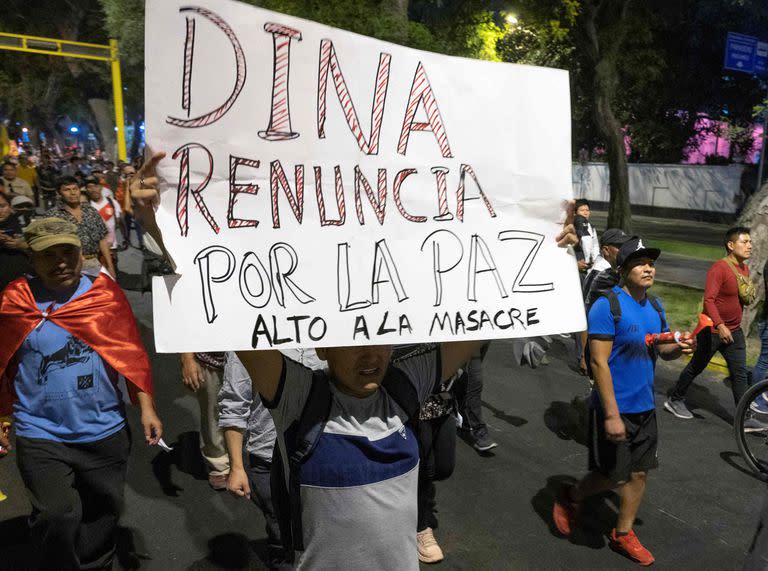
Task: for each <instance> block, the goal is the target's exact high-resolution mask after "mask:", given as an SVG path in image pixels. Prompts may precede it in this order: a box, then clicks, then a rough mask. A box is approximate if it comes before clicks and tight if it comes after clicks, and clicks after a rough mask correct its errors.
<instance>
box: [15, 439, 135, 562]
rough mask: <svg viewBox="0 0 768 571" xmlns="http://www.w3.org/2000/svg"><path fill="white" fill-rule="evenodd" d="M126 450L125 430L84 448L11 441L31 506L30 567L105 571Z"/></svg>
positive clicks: (120, 503)
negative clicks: (33, 547)
mask: <svg viewBox="0 0 768 571" xmlns="http://www.w3.org/2000/svg"><path fill="white" fill-rule="evenodd" d="M130 448H131V443H130V436H129V434H128V430H127V429H123V430H120V431H118V432H117V433H116V434H113V435H112V436H109V437H107V438H105V439H103V440H99V441H97V442H90V443H88V444H63V443H61V442H53V441H51V440H41V439H36V438H24V437H18V438H17V439H16V460H17V463H18V466H19V472H21V478H22V480H23V481H24V486H25V487H26V489H27V495H28V496H29V501H30V502H31V503H32V515H31V517H30V521H29V523H30V530H31V536H32V541H33V542H34V546H35V549H34V550H33V551H32V553H30V558H37V560H38V564H37V565H36V566H35V567H37V568H40V569H57V570H71V569H103V568H110V566H111V562H112V557H113V555H114V551H115V530H116V529H117V522H118V519H119V517H120V513H121V511H122V507H123V489H124V487H125V473H126V467H127V462H128V454H129V452H130Z"/></svg>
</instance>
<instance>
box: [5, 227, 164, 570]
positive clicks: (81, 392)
mask: <svg viewBox="0 0 768 571" xmlns="http://www.w3.org/2000/svg"><path fill="white" fill-rule="evenodd" d="M24 238H25V240H26V242H27V244H28V245H29V249H30V253H31V262H32V267H33V268H34V275H33V276H30V277H22V278H19V279H18V280H15V281H13V282H11V283H10V284H9V285H8V287H7V288H6V289H5V290H4V291H3V292H2V294H0V331H2V332H3V334H2V338H1V339H0V416H7V415H11V414H12V415H13V420H14V429H15V432H16V459H17V463H18V467H19V472H20V473H21V477H22V480H23V481H24V486H25V487H26V490H27V494H28V496H29V500H30V502H31V504H32V507H33V513H32V516H31V519H30V529H31V535H32V540H33V542H34V547H35V549H33V550H30V556H31V558H32V559H34V558H39V561H34V563H36V565H35V566H34V567H39V568H41V569H102V568H110V567H111V560H112V558H113V555H114V549H115V530H116V528H117V523H118V519H119V517H120V512H121V509H122V504H123V489H124V487H125V476H126V467H127V460H128V454H129V450H130V436H129V433H128V425H127V422H126V416H125V406H124V399H123V395H124V393H125V392H127V393H128V396H130V398H131V400H132V401H133V402H138V404H139V406H140V407H141V424H142V427H143V430H144V437H145V439H146V441H147V442H148V443H149V444H156V443H157V442H158V441H159V440H160V437H161V435H162V423H161V422H160V419H159V418H158V416H157V413H156V412H155V406H154V402H153V399H152V377H151V372H150V365H149V358H148V356H147V353H146V351H145V349H144V346H143V344H142V342H141V339H140V337H139V333H138V329H137V327H136V322H135V319H134V317H133V313H132V312H131V309H130V306H129V305H128V301H127V299H126V298H125V295H124V294H123V292H122V290H121V289H120V288H119V286H118V285H117V284H116V283H115V282H114V281H113V280H112V278H111V277H109V276H108V275H106V274H104V273H102V274H101V275H99V276H98V277H96V278H95V279H94V278H92V277H89V276H86V275H84V274H82V273H81V270H82V255H81V250H80V240H79V238H78V236H77V228H76V227H75V226H74V225H73V224H71V223H69V222H67V221H65V220H61V219H57V218H44V219H39V220H35V221H34V222H32V223H31V224H30V225H29V226H28V227H27V228H26V229H25V230H24ZM122 379H125V381H127V382H126V383H125V385H127V386H125V390H124V391H123V390H121V388H120V386H121V385H122ZM0 445H2V446H3V447H5V448H6V449H9V448H10V438H9V435H8V434H7V433H3V432H0Z"/></svg>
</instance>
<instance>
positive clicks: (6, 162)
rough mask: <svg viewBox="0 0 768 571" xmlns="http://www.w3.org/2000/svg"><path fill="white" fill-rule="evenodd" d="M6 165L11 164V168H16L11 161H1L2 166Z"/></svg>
mask: <svg viewBox="0 0 768 571" xmlns="http://www.w3.org/2000/svg"><path fill="white" fill-rule="evenodd" d="M8 165H11V166H12V167H13V168H16V163H14V162H13V161H4V162H3V166H4V167H7V166H8Z"/></svg>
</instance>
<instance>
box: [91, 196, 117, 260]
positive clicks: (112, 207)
mask: <svg viewBox="0 0 768 571" xmlns="http://www.w3.org/2000/svg"><path fill="white" fill-rule="evenodd" d="M91 206H93V207H94V208H95V209H96V210H97V211H98V213H99V216H101V219H102V220H104V224H105V225H106V226H107V239H108V240H109V247H110V248H112V249H113V250H116V249H117V219H118V218H120V216H121V215H122V211H121V210H120V205H119V204H118V203H117V201H116V200H114V199H112V198H107V197H106V196H103V195H102V197H101V200H99V201H98V202H96V201H93V200H91Z"/></svg>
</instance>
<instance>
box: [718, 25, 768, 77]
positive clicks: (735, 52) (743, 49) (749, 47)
mask: <svg viewBox="0 0 768 571" xmlns="http://www.w3.org/2000/svg"><path fill="white" fill-rule="evenodd" d="M723 67H724V68H725V69H730V70H733V71H741V72H744V73H749V74H757V75H764V74H766V73H767V72H768V42H761V41H760V40H758V39H757V38H755V37H753V36H745V35H744V34H737V33H735V32H728V37H727V39H726V41H725V62H724V63H723Z"/></svg>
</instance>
